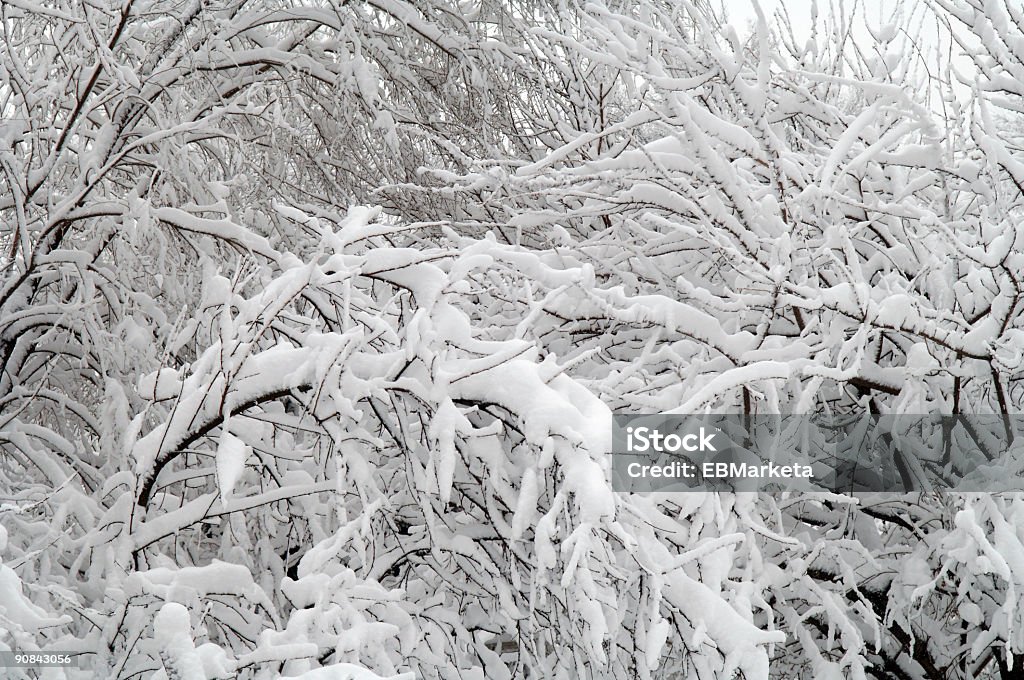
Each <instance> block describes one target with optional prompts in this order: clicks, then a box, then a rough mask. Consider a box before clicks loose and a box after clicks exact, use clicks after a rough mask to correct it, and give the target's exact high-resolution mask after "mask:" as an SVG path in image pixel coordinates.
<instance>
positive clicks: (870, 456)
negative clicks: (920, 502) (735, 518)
mask: <svg viewBox="0 0 1024 680" xmlns="http://www.w3.org/2000/svg"><path fill="white" fill-rule="evenodd" d="M612 443H613V449H612V459H613V464H612V470H613V480H612V484H613V488H614V489H615V490H616V491H630V492H643V491H661V492H690V491H767V492H782V491H832V492H837V493H858V492H876V493H877V492H891V493H907V492H910V491H940V490H951V491H961V492H980V491H986V492H987V491H1024V416H1022V415H999V414H994V415H973V414H972V415H963V414H959V415H884V416H880V415H874V414H868V413H864V414H859V415H858V414H852V415H742V414H715V415H675V414H624V413H617V414H615V415H614V418H613V432H612Z"/></svg>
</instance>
